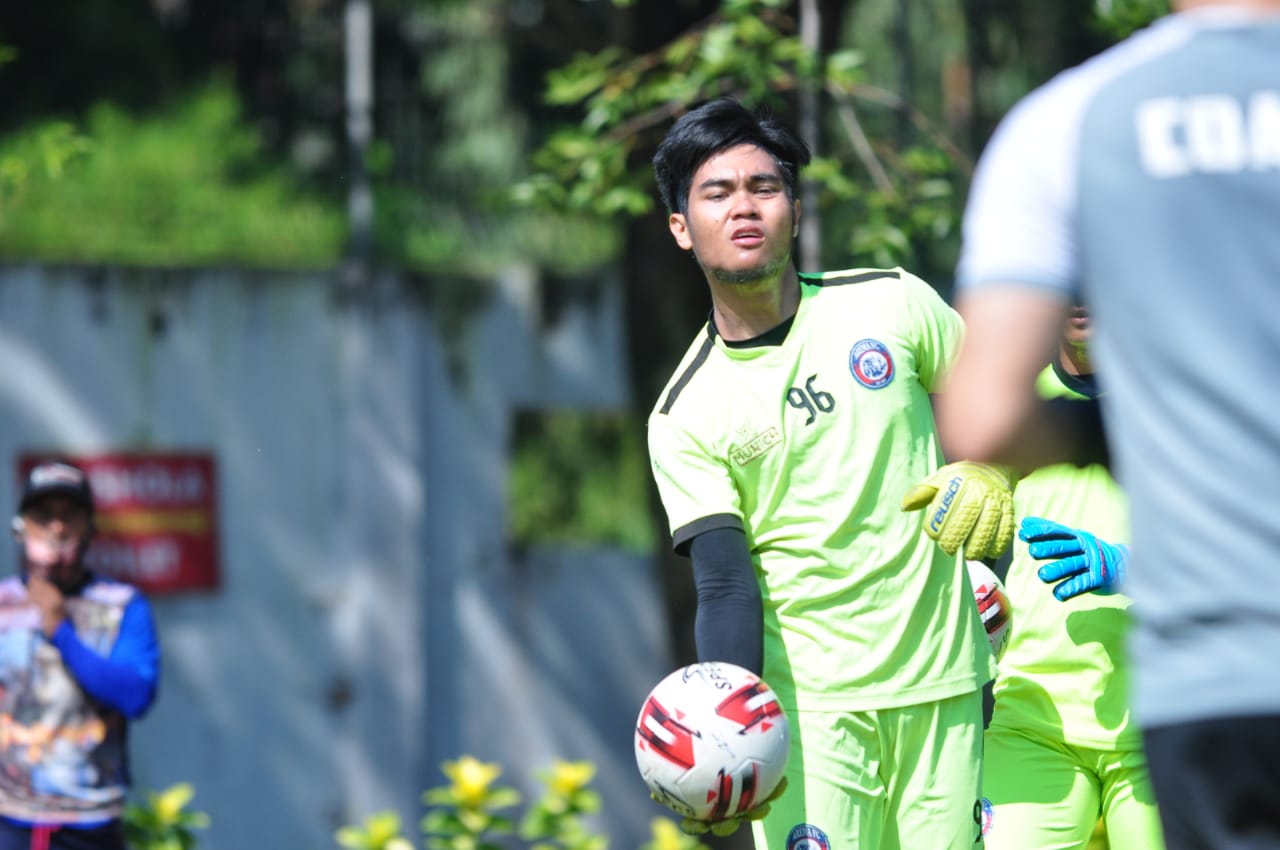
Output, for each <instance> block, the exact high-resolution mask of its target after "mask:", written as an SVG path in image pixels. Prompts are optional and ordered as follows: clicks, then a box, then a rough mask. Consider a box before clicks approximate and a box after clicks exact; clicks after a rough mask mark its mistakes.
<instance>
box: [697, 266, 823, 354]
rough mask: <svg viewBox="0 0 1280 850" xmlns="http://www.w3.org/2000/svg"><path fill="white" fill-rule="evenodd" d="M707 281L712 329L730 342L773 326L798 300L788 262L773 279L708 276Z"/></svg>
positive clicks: (789, 314)
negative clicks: (731, 279)
mask: <svg viewBox="0 0 1280 850" xmlns="http://www.w3.org/2000/svg"><path fill="white" fill-rule="evenodd" d="M707 283H708V284H709V285H710V287H711V316H712V319H713V320H714V321H715V325H716V332H717V333H718V334H720V336H721V337H723V338H724V339H726V340H729V341H730V342H738V341H741V340H747V339H754V338H755V337H758V336H760V335H761V334H763V333H766V332H768V331H770V330H773V329H774V328H776V327H777V326H778V325H780V324H782V323H783V322H785V321H786V320H787V319H790V318H791V317H792V316H794V315H795V314H796V309H797V308H798V307H799V304H800V277H799V275H797V274H796V270H795V267H794V266H792V265H788V266H787V267H786V269H785V270H784V271H783V273H782V275H781V277H779V278H777V279H775V280H762V281H759V282H757V283H721V282H719V281H717V280H714V279H712V278H710V277H709V278H708V279H707Z"/></svg>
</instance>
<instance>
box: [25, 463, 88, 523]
mask: <svg viewBox="0 0 1280 850" xmlns="http://www.w3.org/2000/svg"><path fill="white" fill-rule="evenodd" d="M55 494H56V495H60V496H67V497H69V498H71V499H74V500H75V501H77V502H79V503H80V504H82V505H84V507H85V509H86V510H89V511H92V510H93V491H92V490H90V489H89V476H87V475H85V474H84V470H83V469H81V468H80V467H78V466H72V465H71V464H69V463H63V462H61V461H48V462H46V463H41V464H37V465H36V466H34V467H32V469H31V472H29V473H27V482H26V484H25V485H24V486H23V488H22V503H21V505H20V506H19V508H18V510H19V511H20V512H21V511H25V510H26V509H27V506H28V505H30V504H31V503H32V502H34V501H35V500H36V499H42V498H44V497H45V496H52V495H55Z"/></svg>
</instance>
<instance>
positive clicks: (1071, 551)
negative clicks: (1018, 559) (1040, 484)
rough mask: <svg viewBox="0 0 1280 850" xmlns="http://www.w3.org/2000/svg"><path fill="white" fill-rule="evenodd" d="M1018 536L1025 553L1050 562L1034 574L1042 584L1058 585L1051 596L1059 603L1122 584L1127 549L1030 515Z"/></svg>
mask: <svg viewBox="0 0 1280 850" xmlns="http://www.w3.org/2000/svg"><path fill="white" fill-rule="evenodd" d="M1018 537H1020V538H1021V539H1022V540H1024V541H1026V542H1027V544H1028V546H1027V551H1028V552H1029V553H1030V554H1031V557H1033V558H1035V559H1036V560H1037V561H1045V560H1049V559H1053V560H1052V562H1051V563H1048V564H1044V565H1043V566H1041V567H1040V569H1039V570H1038V571H1037V574H1038V575H1039V576H1040V580H1041V581H1043V582H1044V583H1046V584H1053V583H1054V582H1058V583H1057V584H1056V585H1054V588H1053V595H1054V596H1055V597H1057V598H1058V600H1059V601H1060V602H1065V601H1066V600H1068V599H1071V598H1072V597H1074V596H1079V595H1080V594H1082V593H1089V592H1090V591H1092V592H1094V593H1101V594H1111V593H1115V592H1116V591H1117V590H1119V588H1120V583H1121V582H1123V581H1124V574H1125V570H1126V569H1127V568H1128V560H1129V547H1127V546H1121V545H1118V544H1115V543H1108V542H1106V541H1105V540H1099V539H1098V538H1097V537H1095V536H1094V535H1092V534H1090V533H1089V532H1087V531H1081V530H1079V529H1076V528H1068V527H1067V526H1065V525H1062V524H1061V523H1057V522H1053V521H1052V520H1047V519H1041V518H1040V517H1034V516H1029V517H1026V518H1025V519H1023V520H1022V527H1021V528H1019V529H1018Z"/></svg>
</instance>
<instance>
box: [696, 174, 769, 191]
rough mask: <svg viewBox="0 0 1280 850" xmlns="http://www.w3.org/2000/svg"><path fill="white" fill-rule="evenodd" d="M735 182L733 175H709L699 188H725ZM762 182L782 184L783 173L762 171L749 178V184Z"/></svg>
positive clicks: (755, 184)
mask: <svg viewBox="0 0 1280 850" xmlns="http://www.w3.org/2000/svg"><path fill="white" fill-rule="evenodd" d="M735 182H736V181H735V180H734V179H733V178H731V177H709V178H707V179H706V180H703V181H702V182H701V183H699V184H698V187H697V188H698V189H699V190H705V189H723V188H726V187H728V186H732V185H733V184H734V183H735ZM761 183H776V184H778V185H782V175H780V174H776V173H774V172H772V171H761V172H759V173H757V174H752V175H751V176H750V177H748V178H747V185H748V186H758V185H760V184H761Z"/></svg>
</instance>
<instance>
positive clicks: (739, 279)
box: [706, 257, 790, 286]
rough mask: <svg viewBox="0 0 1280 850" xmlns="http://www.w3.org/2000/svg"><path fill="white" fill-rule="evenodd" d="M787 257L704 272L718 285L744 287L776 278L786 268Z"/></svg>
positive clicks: (710, 269)
mask: <svg viewBox="0 0 1280 850" xmlns="http://www.w3.org/2000/svg"><path fill="white" fill-rule="evenodd" d="M789 260H790V258H789V257H783V258H781V259H778V260H774V261H773V262H771V263H761V264H760V265H754V266H744V267H739V268H732V269H731V268H714V267H713V268H708V269H707V270H706V271H707V273H708V274H709V275H710V276H711V277H714V278H715V279H716V280H717V281H719V282H720V283H726V284H738V285H741V286H745V285H748V284H752V283H761V282H764V281H770V280H773V279H775V278H777V277H778V275H780V274H781V273H782V270H783V269H785V268H786V267H787V263H788V261H789Z"/></svg>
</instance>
